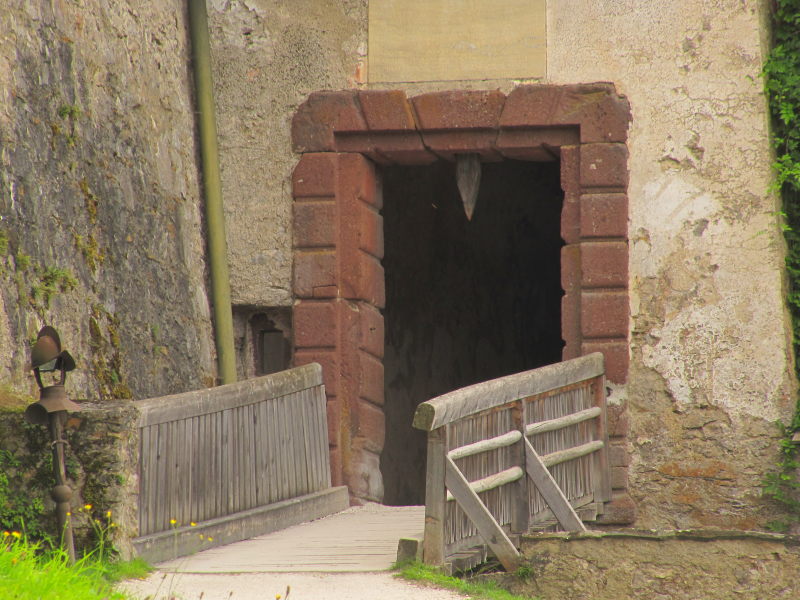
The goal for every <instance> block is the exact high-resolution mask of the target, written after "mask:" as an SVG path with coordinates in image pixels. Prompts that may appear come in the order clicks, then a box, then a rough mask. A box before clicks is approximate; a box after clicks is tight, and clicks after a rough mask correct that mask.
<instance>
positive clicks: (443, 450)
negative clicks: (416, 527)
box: [422, 425, 447, 566]
mask: <svg viewBox="0 0 800 600" xmlns="http://www.w3.org/2000/svg"><path fill="white" fill-rule="evenodd" d="M446 455H447V425H445V426H444V427H439V428H437V429H433V430H431V431H429V432H428V465H427V471H426V474H425V538H424V539H423V542H422V560H423V561H424V562H425V563H426V564H429V565H438V566H441V565H443V564H444V519H445V508H446V504H447V490H446V489H445V457H446Z"/></svg>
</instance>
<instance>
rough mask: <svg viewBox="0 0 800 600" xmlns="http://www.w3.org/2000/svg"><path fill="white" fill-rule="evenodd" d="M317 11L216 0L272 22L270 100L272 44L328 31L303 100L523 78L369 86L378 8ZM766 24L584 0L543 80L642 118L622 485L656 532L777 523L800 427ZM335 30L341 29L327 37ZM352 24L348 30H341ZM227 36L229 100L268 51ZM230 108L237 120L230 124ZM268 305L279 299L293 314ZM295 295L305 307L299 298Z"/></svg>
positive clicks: (283, 211) (281, 49)
mask: <svg viewBox="0 0 800 600" xmlns="http://www.w3.org/2000/svg"><path fill="white" fill-rule="evenodd" d="M290 4H291V5H290ZM312 4H314V7H315V10H306V9H309V6H307V5H306V3H279V4H278V5H276V7H275V8H274V9H271V11H267V9H266V8H262V7H263V4H261V3H257V2H248V3H241V2H226V3H224V4H223V3H217V4H215V7H217V8H216V9H215V12H217V13H218V14H217V15H215V16H214V18H213V19H212V20H215V22H216V23H218V25H217V26H218V27H221V26H222V25H220V23H227V26H230V27H233V24H235V23H236V22H237V21H236V20H235V18H234V12H235V11H234V9H237V10H239V11H240V12H241V9H243V8H246V7H251V8H252V9H253V10H251V11H250V13H253V12H254V11H255V12H258V11H259V10H260V11H262V12H261V14H263V15H264V17H263V19H262V21H260V22H259V23H258V26H257V27H255V28H254V29H253V30H252V31H251V32H250V33H248V34H247V35H246V36H245V35H244V33H242V36H244V37H248V38H252V37H253V35H254V32H259V33H260V34H262V37H264V36H266V37H265V39H269V40H271V44H268V48H269V49H268V51H264V52H261V53H260V55H261V56H266V57H270V56H274V57H275V59H274V60H273V64H272V65H271V66H272V68H271V69H270V70H263V71H259V70H251V71H250V73H251V77H252V78H253V82H252V86H254V88H256V89H260V90H263V93H264V94H265V96H264V97H265V98H268V99H271V98H273V97H281V96H278V94H279V92H278V91H275V90H277V89H278V86H273V84H272V82H271V81H270V80H269V77H270V75H269V73H278V74H283V73H285V72H286V71H285V65H287V64H291V62H292V60H293V59H292V58H288V57H289V56H290V54H289V53H288V52H289V50H288V49H289V48H291V44H290V38H289V37H285V36H284V37H278V36H275V35H272V34H271V32H272V31H274V30H275V28H278V29H277V30H278V31H288V30H296V29H297V28H301V27H302V28H303V30H304V31H310V30H315V29H316V30H319V37H318V39H319V40H320V44H330V45H327V46H324V45H323V46H319V48H320V52H321V55H320V56H319V57H318V58H316V59H315V60H314V61H312V62H309V61H308V60H306V59H301V60H300V61H299V62H298V66H297V67H296V68H295V69H294V71H293V72H294V73H295V74H296V76H295V79H296V81H298V82H301V85H297V86H296V87H293V88H291V89H293V90H294V91H295V92H296V94H295V96H294V98H298V96H300V95H302V94H301V92H305V91H306V90H308V91H310V89H308V88H306V87H305V86H310V87H311V88H313V87H316V88H317V89H322V88H346V87H369V88H372V89H377V88H384V89H385V88H396V89H401V90H403V91H405V92H406V93H407V94H408V95H409V96H412V95H415V94H418V93H420V92H427V91H435V90H450V89H493V88H499V89H501V90H503V91H505V92H508V91H510V90H511V89H512V88H513V87H515V86H516V85H518V84H519V83H520V81H517V80H509V79H492V78H491V77H487V78H486V79H481V80H470V81H427V82H395V83H391V84H386V83H381V84H367V83H364V82H360V79H359V77H358V76H357V74H360V73H361V72H362V71H361V70H360V69H361V66H362V63H363V58H364V56H363V54H364V47H363V46H361V44H363V42H364V41H365V39H366V38H365V37H363V36H364V31H365V30H366V22H365V19H366V12H365V11H364V10H363V7H362V6H361V3H359V4H358V5H354V4H353V3H347V4H342V5H339V6H341V8H337V9H330V10H332V11H335V13H336V14H335V15H333V14H332V13H331V14H329V13H325V14H323V12H321V11H322V9H321V8H319V7H320V6H321V5H322V3H312ZM295 6H296V7H297V9H296V10H297V11H298V12H295V8H294V7H295ZM301 9H302V10H305V12H303V14H302V15H301V14H300V12H301ZM264 11H267V12H264ZM767 11H768V3H767V2H765V1H763V0H745V1H739V0H714V1H712V2H700V1H699V0H671V1H670V2H667V3H659V4H658V5H656V4H653V3H645V2H633V1H631V0H613V1H610V2H603V3H597V2H590V1H589V0H574V1H572V2H548V3H547V7H546V14H547V74H546V77H545V78H544V79H543V80H541V81H542V82H545V83H552V84H572V83H579V82H596V81H608V82H612V83H613V84H614V85H615V87H616V90H617V92H618V93H620V94H622V95H624V96H625V97H626V98H627V99H628V101H629V102H630V106H631V111H632V123H631V127H630V130H629V132H628V142H627V147H628V150H629V156H630V159H629V162H628V168H629V171H630V175H629V186H628V192H629V198H630V208H629V222H628V232H629V238H630V241H629V249H630V263H629V288H630V306H629V309H630V314H631V328H630V331H629V341H630V370H629V378H628V383H627V385H625V386H616V387H614V389H613V393H612V396H611V398H610V403H611V405H612V406H614V407H616V409H617V410H618V411H620V412H624V411H622V409H624V408H625V407H627V408H628V411H627V412H626V413H625V416H624V419H623V420H622V421H621V422H623V423H624V424H625V428H626V431H627V430H628V429H629V438H628V439H629V442H628V444H627V446H626V447H625V448H623V449H620V451H619V452H618V454H620V455H622V454H625V453H627V455H628V456H629V458H627V459H626V460H624V461H623V460H621V461H620V463H621V464H620V466H619V468H618V469H617V472H616V473H615V477H616V479H617V481H618V482H619V483H623V482H624V481H625V480H627V479H629V480H630V489H631V493H632V494H633V496H634V499H635V501H636V504H637V505H638V508H639V519H640V521H639V522H640V524H641V525H643V526H659V527H661V526H663V527H687V526H695V525H708V526H715V525H726V526H736V527H742V528H751V527H760V526H763V525H764V524H765V523H766V522H767V521H768V520H769V519H770V518H771V517H770V514H769V510H767V509H766V506H765V503H764V501H763V500H761V499H760V490H761V481H762V478H763V475H764V473H765V472H767V471H768V470H769V469H771V468H772V467H773V465H774V463H775V462H776V459H777V445H776V444H777V429H776V428H775V427H774V425H773V422H774V421H775V420H776V419H778V418H783V419H786V418H787V417H788V416H789V414H790V412H791V409H792V406H793V403H794V400H793V396H794V387H795V382H794V377H793V375H792V368H791V367H792V357H791V351H790V346H789V343H788V332H789V327H788V324H787V315H786V311H785V308H784V303H783V275H782V269H783V254H784V246H783V241H782V238H781V233H780V227H779V223H778V219H777V218H776V215H775V211H776V210H777V208H778V199H777V198H776V197H775V195H774V194H771V193H770V192H769V191H768V188H769V183H770V181H771V173H770V162H771V152H770V148H769V142H768V119H767V113H766V103H765V98H764V95H763V92H762V80H761V78H760V70H761V64H762V61H763V57H764V54H765V50H766V42H767V38H768V29H767V26H766V22H767ZM576 15H579V18H576ZM334 17H335V18H334ZM345 17H346V18H345ZM326 18H327V19H328V20H329V22H330V24H331V25H330V28H328V27H327V26H324V25H323V22H327V21H325V19H326ZM343 18H345V20H344V21H342V19H343ZM292 19H294V23H293V24H291V25H290V23H292ZM342 23H346V24H347V27H346V28H344V29H342V25H341V24H342ZM279 25H280V27H279ZM248 27H252V25H248ZM293 28H294V29H293ZM244 29H247V28H244ZM322 29H326V31H325V32H324V33H323V32H322V31H321V30H322ZM242 31H244V30H242ZM344 32H347V35H344V36H342V35H341V34H342V33H344ZM270 36H271V37H270ZM337 36H340V37H337ZM215 39H216V40H217V42H216V44H217V48H218V57H219V58H218V60H219V61H220V65H219V66H218V68H217V72H216V75H217V89H218V91H219V92H220V94H219V95H220V96H223V95H225V93H226V91H227V90H229V89H230V88H229V87H227V86H229V85H232V83H228V82H241V81H244V80H246V77H244V76H236V77H233V76H232V75H231V76H229V75H228V73H227V72H226V71H225V70H224V69H223V67H222V66H221V63H222V62H225V63H234V61H233V60H231V59H232V58H234V57H237V58H239V59H240V60H239V61H236V64H238V65H244V64H248V63H247V62H246V61H244V60H242V59H243V57H246V56H252V57H254V56H256V55H257V54H259V53H258V52H255V51H253V52H252V53H251V55H247V54H245V44H244V41H241V40H240V43H239V44H238V46H237V47H238V53H237V54H230V55H229V58H223V57H222V56H221V55H219V49H220V48H221V45H220V41H221V40H222V37H221V35H220V34H219V33H216V34H215ZM334 40H337V41H338V43H335V42H334ZM367 54H368V53H367ZM295 55H297V56H304V55H302V54H298V53H295ZM284 57H285V58H284ZM367 59H368V56H367ZM261 60H264V59H263V58H262V59H261ZM287 61H288V62H287ZM325 61H328V62H327V65H328V67H329V68H330V69H332V70H331V73H332V74H333V75H332V76H331V77H330V78H328V79H321V78H319V79H317V78H311V77H307V76H306V74H307V73H308V72H309V70H308V69H309V68H310V67H311V66H317V65H320V64H322V63H323V62H325ZM236 69H244V67H243V66H236ZM351 73H352V74H353V77H351V78H350V79H348V77H347V76H348V74H351ZM245 75H246V74H245ZM273 76H275V75H273ZM524 82H525V81H523V83H524ZM237 85H238V84H237ZM237 89H238V88H237ZM270 90H273V91H270ZM252 93H255V92H253V91H251V90H248V92H247V94H248V95H249V94H252ZM248 97H249V96H248ZM223 102H224V101H223ZM293 105H294V102H287V103H285V104H283V106H282V107H281V106H276V105H275V104H274V103H271V104H270V106H275V112H272V113H270V114H269V115H266V114H265V115H264V118H263V120H254V121H252V122H253V123H255V122H256V121H258V122H263V123H264V125H263V127H264V128H265V129H264V130H263V131H264V132H265V133H268V134H269V137H270V146H269V147H270V149H271V150H273V151H274V152H273V153H272V155H271V156H270V159H269V161H268V162H269V164H282V165H283V167H282V170H281V171H280V172H278V173H277V175H276V177H277V178H276V180H275V182H276V183H277V182H280V183H281V185H282V186H283V189H282V190H281V191H280V192H279V191H277V188H274V189H273V191H271V192H269V193H270V194H274V196H271V198H273V199H272V200H270V206H276V207H280V209H279V210H278V211H276V212H275V213H273V216H274V217H275V219H276V220H275V221H274V222H273V223H272V224H270V225H269V226H267V227H266V228H265V229H264V234H263V239H264V240H265V245H264V248H265V250H263V251H260V250H257V249H256V248H255V247H251V246H248V248H247V252H249V253H252V254H253V255H255V254H257V253H258V252H267V251H268V250H267V249H269V251H272V250H271V249H273V248H282V249H281V250H279V252H285V253H287V254H288V248H289V243H290V235H289V233H288V230H289V216H288V200H289V199H288V193H287V188H286V178H287V177H288V173H289V170H290V167H291V164H292V163H293V161H294V158H293V157H292V155H291V153H290V150H289V148H288V144H287V143H286V142H285V141H284V142H281V143H276V144H275V145H272V141H273V140H275V141H277V136H279V135H285V134H286V119H287V118H288V115H289V114H290V112H291V110H292V107H293ZM226 110H230V109H226V108H225V107H224V106H223V107H221V112H222V113H223V114H224V112H225V111H226ZM222 121H223V123H225V117H223V119H222ZM248 122H249V121H248ZM233 124H234V122H233V120H229V121H228V125H224V129H225V130H226V131H225V132H223V133H222V134H221V135H222V136H223V137H224V139H225V141H224V146H225V147H226V148H228V149H232V148H234V147H236V146H243V147H245V146H248V145H249V142H248V141H247V140H248V139H249V137H248V136H250V135H251V133H252V132H253V131H255V130H254V128H253V127H242V128H241V130H240V132H238V133H237V131H236V129H235V127H234V126H233ZM266 128H269V129H266ZM225 136H228V137H226V138H225ZM242 152H243V154H241V155H240V156H242V157H244V156H245V154H244V150H242ZM247 156H248V157H250V158H251V161H250V162H251V164H252V163H253V162H258V160H257V155H256V153H255V152H251V153H250V154H248V155H247ZM238 162H242V161H238ZM251 171H252V170H248V171H247V178H245V176H244V174H242V173H239V172H237V171H235V170H234V169H232V168H228V169H227V170H226V175H225V177H226V178H227V183H226V185H227V186H228V189H229V190H234V191H233V192H232V193H229V194H228V196H229V197H235V196H237V195H241V196H243V197H244V196H249V194H246V193H245V194H239V193H238V192H237V190H242V191H244V190H246V189H247V187H246V186H249V185H250V183H249V181H251V180H250V179H249V177H250V175H251ZM256 177H258V178H264V175H263V174H262V173H258V174H257V175H256ZM253 210H260V209H257V208H256V207H254V208H253ZM264 210H265V211H266V210H267V208H266V206H265V208H264ZM269 210H271V209H269ZM243 214H244V213H243ZM251 222H252V221H251ZM282 227H285V228H286V232H284V231H283V230H281V228H282ZM275 232H278V233H279V234H280V237H276V234H275ZM244 239H246V238H245V237H242V240H244ZM248 239H250V238H248ZM237 243H241V244H244V242H237ZM249 243H250V242H249V241H248V244H249ZM259 243H260V242H259ZM276 244H277V245H276ZM231 254H232V256H237V251H236V250H235V249H232V250H231ZM240 255H241V254H240ZM281 260H282V261H283V262H282V263H281V264H284V265H285V266H284V267H283V268H282V269H281V270H276V271H273V272H271V274H270V275H265V274H264V275H263V277H264V278H265V279H269V281H270V285H276V282H279V283H278V284H277V285H278V286H279V287H280V288H281V289H283V288H284V287H285V286H286V282H287V280H288V273H289V267H288V259H287V260H283V259H281ZM237 262H241V261H240V260H239V259H238V258H237ZM279 262H280V261H279ZM242 264H244V263H242ZM246 268H247V267H245V266H241V267H234V269H235V274H234V289H237V290H239V291H237V292H236V294H235V295H236V296H237V298H238V300H237V301H238V302H247V303H250V302H256V301H257V302H262V300H254V299H252V298H251V297H250V295H249V293H248V294H245V293H244V292H243V290H244V287H245V286H244V284H243V282H244V281H245V277H244V276H243V275H242V271H241V270H238V269H246ZM253 272H254V271H253ZM262 273H264V272H263V271H262ZM251 276H252V277H253V278H254V277H255V275H254V274H253V273H251V272H248V274H247V277H251ZM259 276H262V275H259ZM253 281H255V279H253ZM267 296H268V295H267V294H265V296H264V298H265V299H264V300H263V302H273V301H280V302H283V301H284V300H272V299H269V298H268V297H267ZM281 297H282V298H284V299H286V298H288V296H286V295H285V292H281ZM287 301H288V300H287ZM625 462H629V463H630V464H629V465H626V464H623V463H625Z"/></svg>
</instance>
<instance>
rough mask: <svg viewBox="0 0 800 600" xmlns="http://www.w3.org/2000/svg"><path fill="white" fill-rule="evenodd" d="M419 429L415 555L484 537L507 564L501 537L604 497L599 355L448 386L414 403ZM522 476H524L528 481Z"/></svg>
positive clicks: (574, 526)
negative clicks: (420, 536)
mask: <svg viewBox="0 0 800 600" xmlns="http://www.w3.org/2000/svg"><path fill="white" fill-rule="evenodd" d="M414 426H415V427H416V428H418V429H423V430H426V431H428V461H427V475H426V492H425V493H426V497H425V537H424V540H423V559H424V561H425V562H427V563H430V564H439V565H441V564H444V563H445V562H447V561H448V560H449V559H451V558H452V557H453V556H457V555H459V554H460V553H463V552H464V551H467V550H470V549H472V548H475V547H479V546H481V545H483V544H488V545H489V547H490V548H491V549H492V551H493V552H494V553H495V554H496V555H497V557H498V558H499V559H500V561H501V562H502V564H503V565H504V566H505V567H506V569H508V570H512V569H514V568H515V567H516V565H517V562H518V558H519V555H518V552H517V550H516V547H515V546H514V544H513V543H512V541H511V538H510V537H509V536H510V535H512V534H520V533H525V532H527V531H528V530H529V529H530V528H531V526H537V525H539V526H545V525H550V524H551V522H558V523H560V524H561V526H562V527H563V528H565V529H567V530H582V529H584V526H583V523H582V522H581V520H580V518H579V517H578V515H577V513H576V511H575V509H576V508H581V507H583V508H584V510H586V508H587V505H591V506H590V507H589V508H590V509H591V510H589V511H588V512H594V513H596V512H598V511H599V512H602V503H603V502H606V501H608V500H610V499H611V490H610V483H609V472H608V458H607V446H608V441H607V432H606V424H605V383H604V367H603V356H602V354H599V353H596V354H592V355H589V356H585V357H581V358H577V359H573V360H569V361H565V362H562V363H558V364H555V365H549V366H546V367H542V368H540V369H534V370H532V371H526V372H524V373H517V374H515V375H509V376H507V377H502V378H499V379H495V380H492V381H487V382H484V383H479V384H477V385H473V386H470V387H467V388H463V389H460V390H456V391H454V392H451V393H449V394H445V395H443V396H439V397H438V398H434V399H432V400H429V401H428V402H424V403H422V404H420V406H419V407H418V409H417V412H416V414H415V416H414ZM529 482H530V484H529Z"/></svg>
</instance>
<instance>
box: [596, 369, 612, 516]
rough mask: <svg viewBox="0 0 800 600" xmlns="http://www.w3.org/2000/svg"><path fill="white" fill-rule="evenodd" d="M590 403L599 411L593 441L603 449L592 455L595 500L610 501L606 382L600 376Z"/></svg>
mask: <svg viewBox="0 0 800 600" xmlns="http://www.w3.org/2000/svg"><path fill="white" fill-rule="evenodd" d="M593 391H594V394H593V396H592V401H593V402H594V405H595V406H594V408H595V409H597V410H598V411H600V414H599V415H598V418H597V423H596V424H595V439H597V440H600V441H601V442H603V448H602V449H600V450H599V451H598V452H597V453H596V454H595V455H594V465H593V466H594V482H595V500H597V501H599V502H610V501H611V469H610V467H609V463H608V424H607V423H608V421H607V417H606V381H605V376H603V375H600V376H599V377H598V378H597V380H596V381H595V384H594V390H593Z"/></svg>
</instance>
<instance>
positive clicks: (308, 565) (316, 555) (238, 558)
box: [158, 504, 425, 573]
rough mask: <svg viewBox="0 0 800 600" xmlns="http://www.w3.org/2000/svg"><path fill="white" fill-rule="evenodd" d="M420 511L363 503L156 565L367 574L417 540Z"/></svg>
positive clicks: (204, 569)
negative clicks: (406, 542) (410, 540)
mask: <svg viewBox="0 0 800 600" xmlns="http://www.w3.org/2000/svg"><path fill="white" fill-rule="evenodd" d="M424 520H425V507H424V506H402V507H394V506H393V507H389V506H381V505H378V504H368V505H366V506H361V507H352V508H349V509H347V510H345V511H343V512H340V513H337V514H335V515H331V516H329V517H325V518H323V519H319V520H316V521H312V522H310V523H303V524H301V525H295V526H293V527H289V528H288V529H283V530H281V531H276V532H274V533H270V534H267V535H261V536H258V537H255V538H252V539H249V540H245V541H242V542H236V543H234V544H228V545H227V546H219V547H216V548H211V549H209V550H204V551H202V552H198V553H197V554H194V555H192V556H188V557H183V558H179V559H176V560H173V561H169V562H166V563H162V564H160V565H158V568H159V570H160V571H162V572H164V571H166V572H175V573H301V572H329V573H330V572H369V571H383V570H386V569H389V568H390V567H391V566H392V564H393V563H394V562H395V560H396V559H397V543H398V541H399V540H400V538H403V537H413V536H421V535H422V531H423V528H424Z"/></svg>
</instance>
